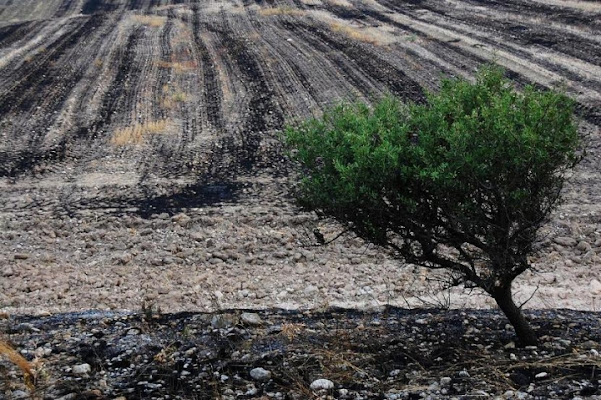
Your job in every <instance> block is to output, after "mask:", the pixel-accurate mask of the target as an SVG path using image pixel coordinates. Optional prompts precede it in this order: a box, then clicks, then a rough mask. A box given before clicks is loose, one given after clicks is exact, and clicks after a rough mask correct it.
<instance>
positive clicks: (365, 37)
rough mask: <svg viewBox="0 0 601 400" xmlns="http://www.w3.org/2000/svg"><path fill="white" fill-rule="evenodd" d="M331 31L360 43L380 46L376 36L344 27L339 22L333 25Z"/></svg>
mask: <svg viewBox="0 0 601 400" xmlns="http://www.w3.org/2000/svg"><path fill="white" fill-rule="evenodd" d="M330 29H331V30H332V32H336V33H340V34H342V35H345V36H346V37H348V38H349V39H353V40H356V41H358V42H364V43H370V44H373V45H378V44H379V43H380V42H379V41H378V40H377V39H376V38H375V37H374V36H372V35H370V34H368V33H366V32H363V31H361V29H359V28H354V27H352V26H348V25H344V24H341V23H338V22H333V23H331V24H330Z"/></svg>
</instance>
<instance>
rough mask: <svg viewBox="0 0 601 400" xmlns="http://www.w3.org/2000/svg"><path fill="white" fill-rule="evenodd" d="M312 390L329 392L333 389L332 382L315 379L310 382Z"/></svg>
mask: <svg viewBox="0 0 601 400" xmlns="http://www.w3.org/2000/svg"><path fill="white" fill-rule="evenodd" d="M310 387H311V389H312V390H330V389H334V382H332V381H331V380H329V379H316V380H314V381H313V382H311V386H310Z"/></svg>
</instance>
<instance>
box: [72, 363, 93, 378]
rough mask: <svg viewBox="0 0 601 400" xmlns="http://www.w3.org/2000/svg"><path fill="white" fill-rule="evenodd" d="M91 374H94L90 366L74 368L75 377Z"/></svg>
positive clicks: (84, 365)
mask: <svg viewBox="0 0 601 400" xmlns="http://www.w3.org/2000/svg"><path fill="white" fill-rule="evenodd" d="M90 372H92V367H91V366H90V364H79V365H75V366H74V367H73V373H74V374H75V375H87V374H88V373H90Z"/></svg>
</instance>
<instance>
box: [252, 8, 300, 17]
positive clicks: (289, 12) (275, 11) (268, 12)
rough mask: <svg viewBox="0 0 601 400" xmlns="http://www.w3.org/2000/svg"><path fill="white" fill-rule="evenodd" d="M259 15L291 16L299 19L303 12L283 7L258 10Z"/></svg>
mask: <svg viewBox="0 0 601 400" xmlns="http://www.w3.org/2000/svg"><path fill="white" fill-rule="evenodd" d="M259 14H261V15H262V16H264V17H269V16H272V15H293V16H297V17H300V16H302V15H305V11H303V10H299V9H298V8H293V7H288V6H283V7H268V8H262V9H260V10H259Z"/></svg>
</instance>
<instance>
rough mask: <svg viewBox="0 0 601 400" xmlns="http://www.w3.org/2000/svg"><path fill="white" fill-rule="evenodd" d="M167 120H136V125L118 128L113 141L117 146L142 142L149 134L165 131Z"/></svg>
mask: <svg viewBox="0 0 601 400" xmlns="http://www.w3.org/2000/svg"><path fill="white" fill-rule="evenodd" d="M167 125H168V124H167V120H166V119H161V120H158V121H149V122H144V123H139V122H136V123H135V124H134V125H131V126H128V127H125V128H121V129H117V130H116V131H115V133H114V134H113V138H112V139H111V143H112V144H113V145H115V146H126V145H132V144H140V143H142V141H143V140H144V137H145V136H147V135H153V134H158V133H163V132H165V130H166V129H167Z"/></svg>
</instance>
